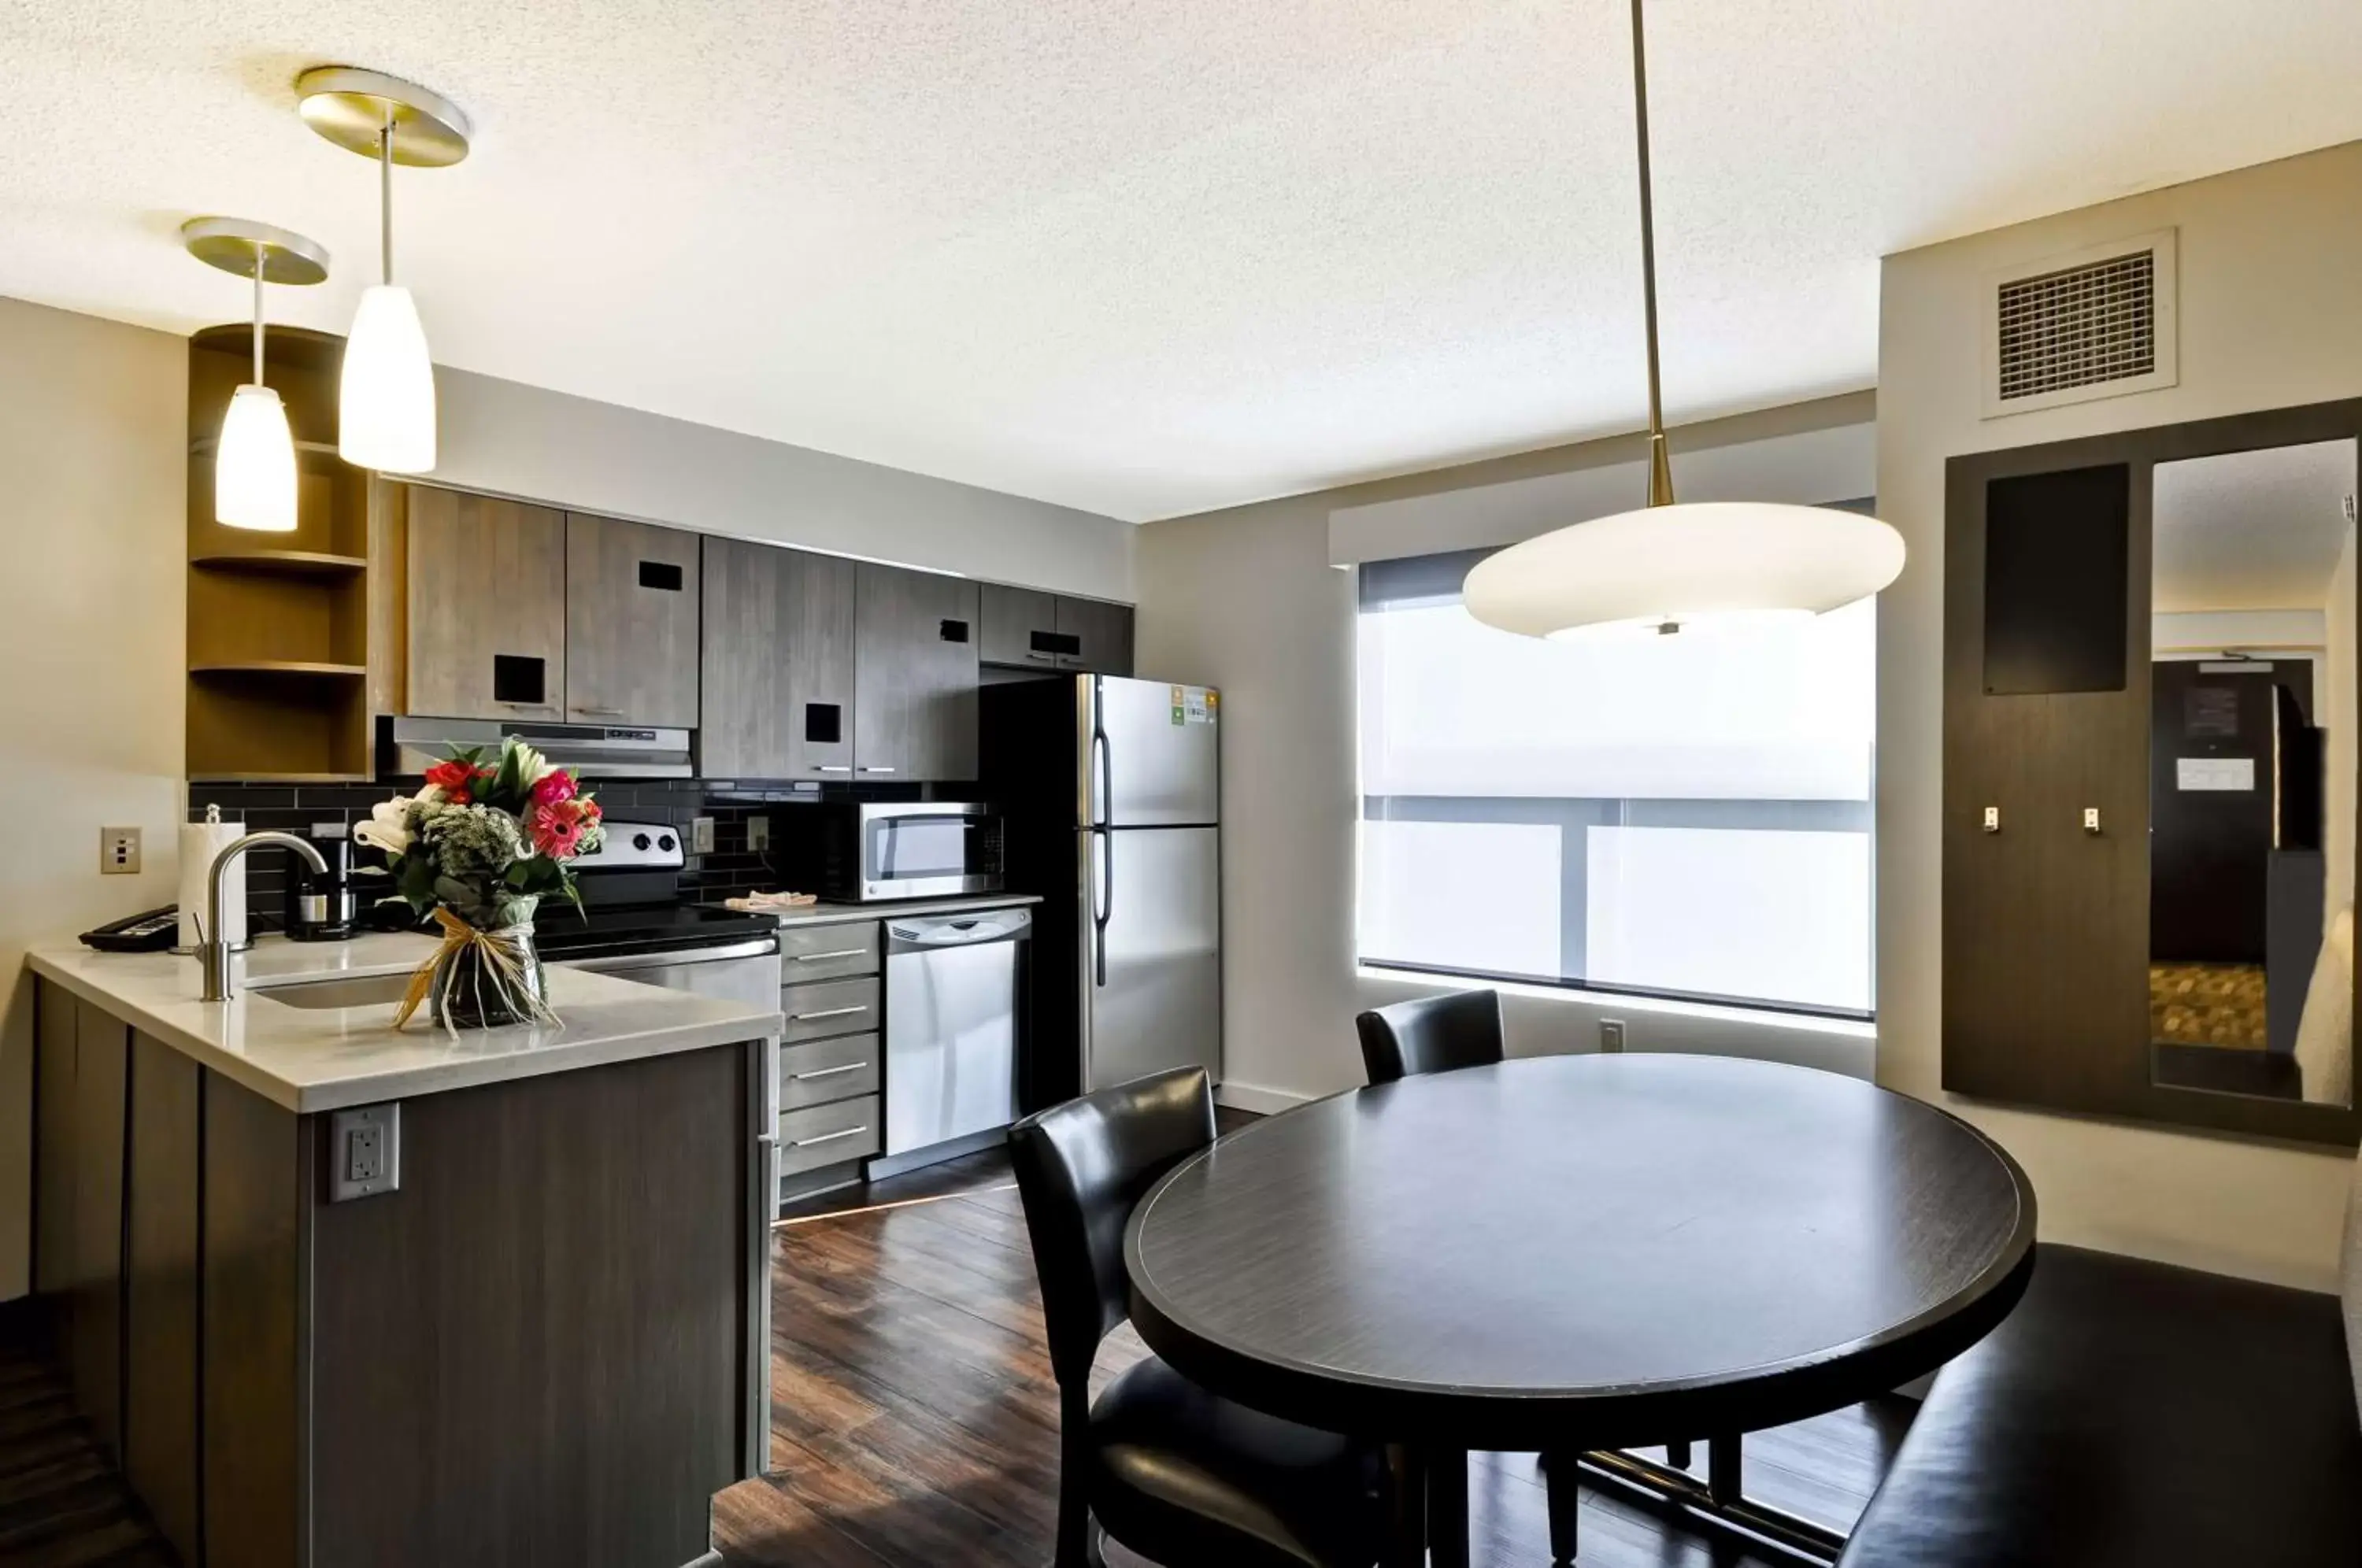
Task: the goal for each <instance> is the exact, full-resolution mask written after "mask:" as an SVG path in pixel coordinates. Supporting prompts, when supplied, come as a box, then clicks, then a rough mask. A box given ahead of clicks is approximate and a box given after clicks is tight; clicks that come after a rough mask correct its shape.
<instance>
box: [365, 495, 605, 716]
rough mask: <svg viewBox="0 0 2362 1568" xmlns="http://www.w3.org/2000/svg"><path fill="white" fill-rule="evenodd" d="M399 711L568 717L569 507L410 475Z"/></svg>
mask: <svg viewBox="0 0 2362 1568" xmlns="http://www.w3.org/2000/svg"><path fill="white" fill-rule="evenodd" d="M407 488H408V490H409V497H408V500H409V506H408V513H409V522H408V533H409V543H408V547H407V549H406V550H405V551H404V556H405V560H406V565H407V567H408V569H409V573H408V575H409V584H408V591H407V592H406V594H405V595H404V598H405V601H406V607H407V610H408V614H407V616H406V619H407V621H408V623H409V625H408V633H407V636H406V639H405V644H404V647H403V654H404V658H405V662H406V663H407V665H408V668H409V674H408V679H406V680H405V681H404V683H403V690H404V701H403V712H406V713H416V714H421V715H425V716H427V717H431V718H437V719H542V720H555V719H559V718H563V717H564V716H565V708H564V707H563V703H564V702H565V701H566V516H565V514H564V513H559V512H553V511H551V510H550V509H549V508H547V507H546V506H527V505H525V504H524V503H523V502H514V501H496V500H493V499H492V498H491V497H490V496H482V495H463V494H461V493H460V492H458V491H450V490H436V489H432V488H430V487H428V486H425V485H412V486H409V487H407Z"/></svg>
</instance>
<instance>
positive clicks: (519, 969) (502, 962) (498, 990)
mask: <svg viewBox="0 0 2362 1568" xmlns="http://www.w3.org/2000/svg"><path fill="white" fill-rule="evenodd" d="M430 994H431V996H432V998H433V1003H434V1014H433V1016H434V1019H435V1021H436V1022H437V1023H439V1024H441V1025H443V1026H444V1027H445V1028H447V1029H498V1028H501V1027H502V1025H505V1024H511V1023H524V1022H528V1021H536V1020H540V1021H546V1019H547V1018H548V1017H549V980H548V977H547V976H546V975H545V974H544V973H543V972H542V966H541V954H540V952H539V950H538V949H536V948H535V945H534V940H533V926H532V924H531V923H530V922H527V923H524V924H520V925H511V926H503V927H502V928H501V929H499V930H497V931H480V932H478V933H476V936H475V938H474V940H472V941H469V942H468V943H465V944H461V945H459V946H458V947H455V948H453V949H452V950H451V951H450V952H449V953H448V954H447V955H446V956H445V957H444V958H443V960H442V962H441V963H440V964H438V965H437V966H436V970H435V978H434V981H433V989H432V991H431V993H430Z"/></svg>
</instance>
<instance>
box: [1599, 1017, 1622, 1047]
mask: <svg viewBox="0 0 2362 1568" xmlns="http://www.w3.org/2000/svg"><path fill="white" fill-rule="evenodd" d="M1599 1048H1600V1049H1601V1050H1602V1051H1621V1050H1623V1049H1624V1021H1623V1020H1622V1019H1620V1018H1603V1019H1601V1020H1600V1021H1599Z"/></svg>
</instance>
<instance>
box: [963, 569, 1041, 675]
mask: <svg viewBox="0 0 2362 1568" xmlns="http://www.w3.org/2000/svg"><path fill="white" fill-rule="evenodd" d="M982 613H983V622H984V624H983V626H982V629H981V631H980V633H979V635H978V636H977V656H978V657H980V658H982V659H983V661H984V662H985V663H987V664H1005V665H1010V666H1012V667H1015V668H1032V669H1055V668H1058V654H1057V643H1056V637H1057V634H1058V600H1057V597H1056V596H1055V595H1054V594H1048V593H1039V592H1036V591H1033V590H1032V589H1030V588H1009V587H1006V586H1004V585H1002V584H1000V583H998V582H988V583H986V584H985V585H984V588H983V593H982Z"/></svg>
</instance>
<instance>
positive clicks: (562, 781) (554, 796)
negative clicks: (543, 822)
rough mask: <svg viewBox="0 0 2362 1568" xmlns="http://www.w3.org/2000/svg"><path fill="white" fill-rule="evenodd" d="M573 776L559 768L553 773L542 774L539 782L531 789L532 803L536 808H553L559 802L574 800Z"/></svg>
mask: <svg viewBox="0 0 2362 1568" xmlns="http://www.w3.org/2000/svg"><path fill="white" fill-rule="evenodd" d="M574 792H575V782H574V775H573V774H571V773H569V772H568V771H567V770H566V769H565V768H563V767H561V768H558V769H557V771H555V772H552V773H546V774H544V775H543V776H542V778H541V782H539V783H538V784H535V786H534V787H533V803H534V804H535V805H536V806H554V805H556V804H557V802H558V801H570V800H572V799H574Z"/></svg>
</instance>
